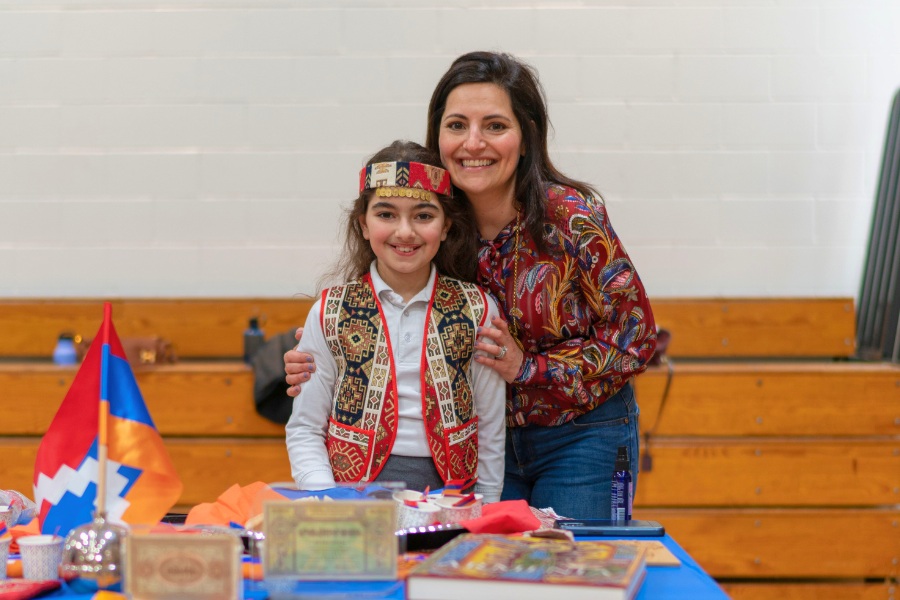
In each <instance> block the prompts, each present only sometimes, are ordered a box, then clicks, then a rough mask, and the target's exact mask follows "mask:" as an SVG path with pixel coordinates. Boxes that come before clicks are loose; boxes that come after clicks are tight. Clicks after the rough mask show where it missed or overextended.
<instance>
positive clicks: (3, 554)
mask: <svg viewBox="0 0 900 600" xmlns="http://www.w3.org/2000/svg"><path fill="white" fill-rule="evenodd" d="M10 544H12V538H11V537H6V538H0V579H6V561H7V560H8V559H9V545H10Z"/></svg>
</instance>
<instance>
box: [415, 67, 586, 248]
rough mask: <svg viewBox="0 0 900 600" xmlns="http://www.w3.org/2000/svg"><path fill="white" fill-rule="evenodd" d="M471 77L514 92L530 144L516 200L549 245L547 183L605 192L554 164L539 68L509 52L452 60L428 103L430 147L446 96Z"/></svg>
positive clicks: (537, 235)
mask: <svg viewBox="0 0 900 600" xmlns="http://www.w3.org/2000/svg"><path fill="white" fill-rule="evenodd" d="M466 83H493V84H495V85H498V86H500V87H501V88H502V89H503V90H505V91H506V93H507V94H508V95H509V99H510V103H511V104H512V109H513V114H514V115H515V117H516V120H518V121H519V126H520V127H521V129H522V142H523V143H524V145H525V155H524V156H522V157H521V158H520V159H519V165H518V167H517V169H516V188H515V201H516V202H517V203H518V204H519V205H520V206H521V207H522V210H523V212H524V214H525V223H524V225H525V227H526V228H527V229H528V231H529V233H531V237H532V238H533V239H534V240H535V242H536V243H537V244H538V246H539V247H540V248H541V249H545V244H544V233H543V225H544V219H545V216H544V207H545V205H546V188H547V186H548V185H550V184H553V183H556V184H562V185H565V186H569V187H572V188H575V189H576V190H578V191H579V192H581V193H582V194H584V195H586V196H587V195H592V196H594V197H597V198H599V197H600V195H599V194H598V193H597V192H596V191H595V190H594V189H593V188H592V187H591V186H590V185H589V184H587V183H584V182H582V181H577V180H575V179H571V178H569V177H566V176H565V175H563V174H562V173H561V172H560V171H559V170H558V169H557V168H556V167H555V166H554V165H553V162H552V161H551V160H550V155H549V153H548V151H547V133H548V130H549V128H550V119H549V117H548V116H547V102H546V100H545V97H544V90H543V88H542V87H541V84H540V81H539V80H538V76H537V73H536V72H535V70H534V69H533V68H532V67H531V66H529V65H527V64H525V63H523V62H522V61H520V60H519V59H517V58H515V57H513V56H511V55H509V54H502V53H497V52H470V53H468V54H463V55H462V56H460V57H459V58H457V59H456V60H455V61H453V64H451V65H450V68H449V69H448V70H447V72H446V73H444V76H443V77H441V80H440V81H439V82H438V84H437V86H436V87H435V88H434V93H433V94H432V95H431V102H430V103H429V104H428V134H427V137H426V139H425V145H426V146H428V148H429V149H430V150H433V151H435V152H438V153H439V152H440V147H439V145H438V140H439V137H440V130H441V119H442V118H443V116H444V109H445V108H446V107H447V97H448V96H449V95H450V92H452V91H453V90H454V88H456V87H457V86H460V85H463V84H466ZM454 189H455V190H456V188H454ZM459 191H460V190H456V191H455V192H454V193H455V194H456V193H457V192H459Z"/></svg>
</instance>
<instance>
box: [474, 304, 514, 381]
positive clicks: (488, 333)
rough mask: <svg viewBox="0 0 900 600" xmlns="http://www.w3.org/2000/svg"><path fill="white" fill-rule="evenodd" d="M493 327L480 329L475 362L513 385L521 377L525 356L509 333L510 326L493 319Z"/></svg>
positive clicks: (497, 318)
mask: <svg viewBox="0 0 900 600" xmlns="http://www.w3.org/2000/svg"><path fill="white" fill-rule="evenodd" d="M491 325H492V326H493V327H481V328H479V329H478V340H477V341H476V342H475V350H477V352H476V353H475V360H476V362H478V363H479V364H482V365H485V366H486V367H490V368H492V369H494V370H495V371H497V373H499V374H500V376H501V377H502V378H503V380H504V381H506V383H512V382H513V381H515V379H516V377H517V376H518V375H519V370H520V369H521V368H522V362H523V361H524V360H525V355H524V354H523V353H522V350H520V349H519V344H518V343H516V340H515V339H514V338H513V336H512V335H511V334H510V333H509V324H508V323H507V322H506V321H504V320H503V319H501V318H500V317H494V318H493V319H491Z"/></svg>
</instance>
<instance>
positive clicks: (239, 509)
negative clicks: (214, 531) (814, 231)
mask: <svg viewBox="0 0 900 600" xmlns="http://www.w3.org/2000/svg"><path fill="white" fill-rule="evenodd" d="M284 499H285V498H284V496H283V495H281V494H279V493H278V492H276V491H275V490H273V489H272V488H271V487H269V486H268V485H267V484H265V483H263V482H261V481H257V482H255V483H251V484H249V485H245V486H240V485H237V484H235V485H233V486H231V487H230V488H228V489H227V490H225V492H223V493H222V495H220V496H219V497H218V498H217V499H216V501H215V502H204V503H202V504H198V505H197V506H195V507H194V508H192V509H191V510H190V512H189V513H188V515H187V519H186V520H185V524H186V525H225V526H229V525H231V524H232V523H237V524H239V525H242V526H243V525H244V524H245V523H246V522H247V521H248V520H249V519H250V518H251V517H253V516H256V515H258V514H260V513H262V507H263V503H264V502H266V501H268V500H284Z"/></svg>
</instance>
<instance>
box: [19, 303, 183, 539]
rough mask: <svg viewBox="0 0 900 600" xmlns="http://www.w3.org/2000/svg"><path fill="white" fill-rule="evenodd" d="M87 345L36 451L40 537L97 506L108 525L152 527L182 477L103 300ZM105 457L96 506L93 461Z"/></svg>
mask: <svg viewBox="0 0 900 600" xmlns="http://www.w3.org/2000/svg"><path fill="white" fill-rule="evenodd" d="M94 340H95V342H94V343H93V344H91V346H90V349H89V350H88V352H87V355H86V356H85V358H84V361H83V362H82V364H81V367H80V368H79V370H78V373H77V374H76V375H75V379H74V380H73V382H72V386H71V387H70V388H69V391H68V393H67V394H66V397H65V399H64V400H63V402H62V405H61V406H60V407H59V410H58V411H57V413H56V416H55V417H54V418H53V421H52V423H51V424H50V427H49V429H48V430H47V433H46V434H45V435H44V438H43V439H42V440H41V444H40V447H39V448H38V452H37V460H36V461H35V465H34V496H35V502H36V503H37V507H38V519H39V522H40V525H41V531H42V532H44V533H56V534H58V535H66V534H67V533H68V532H69V531H71V530H72V529H74V528H75V527H77V526H79V525H83V524H84V523H88V522H90V521H91V520H92V518H93V516H94V512H95V510H96V509H97V507H98V505H99V506H100V507H102V509H103V511H104V512H105V514H106V516H107V518H108V519H110V520H113V521H124V522H126V523H132V524H135V523H149V524H152V523H157V522H158V521H159V520H160V519H161V518H162V517H163V516H164V515H165V514H166V512H167V511H168V510H169V509H170V508H171V507H172V505H174V504H175V502H176V501H177V500H178V498H179V496H180V495H181V490H182V485H181V480H180V479H179V478H178V474H177V473H176V472H175V468H174V467H173V465H172V462H171V460H170V459H169V455H168V452H167V451H166V449H165V446H164V445H163V442H162V437H161V436H160V434H159V432H158V431H157V430H156V426H155V425H154V424H153V420H152V419H151V418H150V413H149V412H148V411H147V407H146V405H145V404H144V399H143V397H142V396H141V392H140V389H139V388H138V385H137V381H136V380H135V377H134V373H133V372H132V370H131V366H130V365H129V364H128V360H127V359H126V358H125V351H124V350H123V348H122V343H121V342H120V341H119V336H118V335H117V334H116V330H115V328H114V327H113V323H112V316H111V309H110V305H109V303H106V304H105V305H104V315H103V324H102V325H101V326H100V331H99V332H98V334H97V336H96V337H95V338H94ZM101 340H102V342H103V343H102V344H98V343H97V342H98V341H101ZM104 452H106V454H107V460H106V464H107V467H106V479H105V488H106V493H105V500H104V501H101V502H99V503H98V502H97V500H98V498H97V494H98V482H100V479H101V478H100V477H99V462H98V458H99V457H101V456H102V454H103V453H104ZM100 462H102V461H100Z"/></svg>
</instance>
